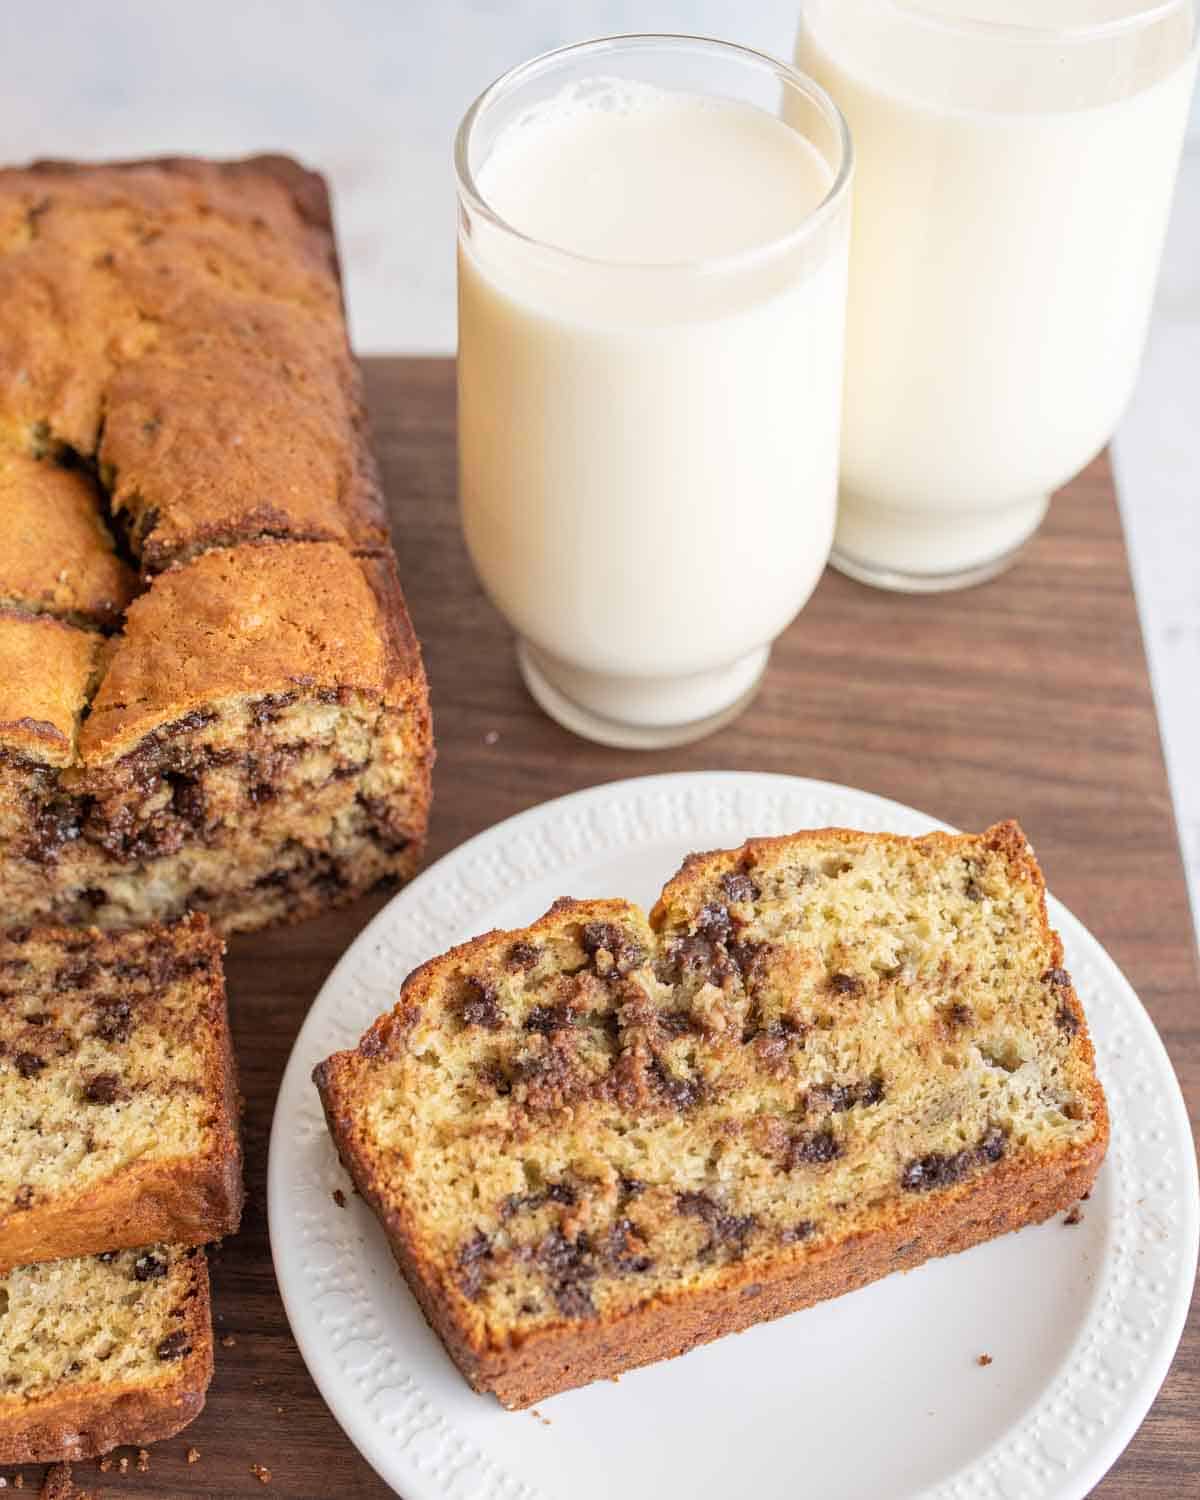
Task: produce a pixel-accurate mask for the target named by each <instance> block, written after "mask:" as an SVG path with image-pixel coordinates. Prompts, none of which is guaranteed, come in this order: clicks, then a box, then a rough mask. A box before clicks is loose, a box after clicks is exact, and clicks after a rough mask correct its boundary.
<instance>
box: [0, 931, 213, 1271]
mask: <svg viewBox="0 0 1200 1500" xmlns="http://www.w3.org/2000/svg"><path fill="white" fill-rule="evenodd" d="M222 952H223V944H222V942H221V940H220V939H219V938H218V937H217V936H216V935H215V934H214V933H213V931H212V929H211V928H210V927H209V925H208V921H207V919H206V918H204V917H199V916H194V917H187V918H184V919H183V920H181V921H179V922H176V923H174V924H172V925H171V926H167V927H157V926H151V927H146V928H142V929H140V930H137V931H128V932H120V933H108V932H100V931H97V930H96V929H94V928H91V929H88V928H66V927H41V928H37V927H35V928H31V929H26V930H25V931H22V932H16V933H10V934H8V935H7V936H0V1270H2V1269H4V1268H5V1267H8V1266H15V1265H24V1264H27V1263H29V1262H32V1261H39V1260H49V1259H59V1258H61V1257H65V1256H74V1255H87V1254H93V1253H99V1252H100V1251H103V1250H113V1249H121V1248H123V1247H136V1246H139V1245H147V1244H152V1243H155V1242H157V1241H159V1240H162V1241H166V1242H168V1243H172V1244H184V1245H191V1244H201V1243H204V1242H205V1241H207V1240H212V1239H218V1238H220V1236H222V1235H225V1234H230V1233H232V1232H233V1231H234V1230H235V1229H236V1228H237V1226H238V1221H239V1219H240V1217H241V1209H242V1164H241V1150H240V1147H239V1143H238V1128H237V1126H238V1121H237V1089H236V1083H235V1076H234V1068H233V1057H232V1052H231V1048H230V1040H229V1024H228V1019H227V1016H226V1007H225V982H224V976H223V973H222V967H221V955H222Z"/></svg>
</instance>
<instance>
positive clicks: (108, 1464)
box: [100, 1453, 113, 1474]
mask: <svg viewBox="0 0 1200 1500" xmlns="http://www.w3.org/2000/svg"><path fill="white" fill-rule="evenodd" d="M112 1464H113V1461H112V1454H111V1453H106V1454H105V1455H104V1457H103V1458H102V1459H101V1460H100V1472H101V1474H107V1473H108V1471H109V1469H111V1468H112Z"/></svg>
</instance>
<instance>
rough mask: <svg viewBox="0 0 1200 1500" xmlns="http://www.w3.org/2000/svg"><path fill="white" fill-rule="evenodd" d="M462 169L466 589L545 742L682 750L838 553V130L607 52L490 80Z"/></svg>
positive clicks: (752, 84) (649, 55) (649, 60)
mask: <svg viewBox="0 0 1200 1500" xmlns="http://www.w3.org/2000/svg"><path fill="white" fill-rule="evenodd" d="M455 166H456V171H457V177H458V192H459V209H460V213H459V280H458V285H459V324H458V433H459V437H458V446H459V495H460V501H461V508H462V520H463V527H464V531H465V535H466V541H467V546H468V548H469V550H470V554H471V557H472V560H473V562H474V565H475V568H476V570H477V572H478V574H479V577H480V579H481V581H482V583H483V586H484V588H485V589H486V591H487V593H488V594H489V596H490V597H491V599H492V600H493V602H494V603H495V605H496V606H497V608H498V609H499V610H500V612H501V613H502V614H503V615H504V616H505V618H506V619H507V621H508V622H509V624H510V625H511V626H512V628H513V630H514V631H515V632H516V636H517V654H518V659H519V663H520V668H521V671H522V674H523V676H524V678H525V682H526V684H527V685H528V687H529V690H530V692H531V693H532V694H533V696H534V698H535V699H536V700H537V701H538V703H540V704H541V706H542V707H543V708H544V709H545V710H546V712H547V713H549V714H550V715H552V716H553V717H554V718H555V719H557V720H558V721H559V722H560V723H562V724H564V725H566V726H567V727H568V728H570V729H572V730H574V731H575V732H576V733H578V734H581V735H584V736H586V737H588V738H590V739H593V740H598V741H600V742H601V743H604V744H610V745H621V746H633V747H644V748H655V747H659V746H665V745H673V744H682V743H684V742H686V741H688V740H692V739H698V738H699V737H700V736H701V735H704V734H707V733H709V732H711V731H712V730H714V729H716V728H718V727H720V726H721V725H722V724H724V723H726V722H728V720H730V719H731V718H733V717H734V716H735V715H736V714H737V713H739V712H740V711H741V709H742V708H743V707H744V706H745V705H746V704H747V702H748V701H749V700H750V698H751V697H752V696H753V694H754V692H755V690H756V689H757V687H758V684H759V682H760V680H761V678H762V675H763V671H764V669H765V667H766V664H767V658H768V655H769V653H770V649H771V643H772V641H773V640H774V638H775V637H776V636H777V635H778V634H779V633H780V631H782V630H783V629H784V627H785V626H786V625H787V624H788V623H789V621H790V620H791V619H792V618H793V617H794V616H795V615H796V613H797V612H798V611H799V610H800V609H801V607H802V606H803V605H804V603H805V602H806V600H807V599H808V597H809V595H810V593H811V592H812V590H813V587H814V586H815V584H816V582H817V579H818V578H819V576H820V574H821V571H822V569H823V568H824V566H825V563H826V560H827V558H828V555H829V548H830V545H831V542H832V539H833V525H834V512H835V507H836V491H837V454H838V424H839V415H840V409H841V389H842V376H843V368H842V346H843V335H844V322H845V297H846V293H845V278H846V265H847V255H848V239H849V234H848V228H849V185H850V176H851V153H850V144H849V139H848V136H847V132H846V128H845V124H844V121H843V120H842V118H841V116H840V114H839V113H838V111H837V109H836V107H835V106H834V105H833V104H832V103H831V102H830V100H829V99H828V97H827V96H826V95H825V94H824V93H823V92H822V90H821V89H820V88H819V87H817V86H816V85H815V84H813V83H812V82H810V81H809V80H807V79H805V78H803V77H802V76H801V75H800V74H798V73H797V72H795V71H794V70H793V69H792V68H790V67H788V66H787V65H786V64H785V63H781V62H777V61H775V60H774V59H772V58H769V57H765V56H763V55H761V54H759V53H756V52H750V51H747V50H746V49H744V48H741V47H734V46H728V45H725V44H723V43H720V42H714V41H707V40H702V39H699V38H692V37H671V36H629V37H612V38H607V39H604V40H600V41H594V42H586V43H584V44H582V45H580V46H575V47H567V48H564V49H563V50H561V51H558V52H553V53H550V54H548V55H547V56H544V57H540V58H537V59H535V60H534V61H532V62H529V63H526V64H525V65H524V66H522V67H519V68H516V69H515V70H514V71H513V72H511V73H508V74H506V75H505V76H504V77H503V78H501V79H500V80H499V81H498V82H496V83H494V84H493V85H492V86H491V88H489V89H488V90H487V91H486V92H485V93H484V94H482V95H481V96H480V98H479V99H477V100H476V102H475V103H474V104H473V105H472V106H471V109H470V110H469V111H468V113H467V115H466V117H465V119H464V120H463V123H462V126H461V127H460V129H459V133H458V138H457V141H456V144H455Z"/></svg>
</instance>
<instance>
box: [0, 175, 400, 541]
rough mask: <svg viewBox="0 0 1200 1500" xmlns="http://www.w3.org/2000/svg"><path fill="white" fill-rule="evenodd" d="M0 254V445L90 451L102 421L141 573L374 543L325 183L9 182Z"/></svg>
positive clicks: (381, 534)
mask: <svg viewBox="0 0 1200 1500" xmlns="http://www.w3.org/2000/svg"><path fill="white" fill-rule="evenodd" d="M0 244H3V246H4V248H5V250H6V252H7V253H6V254H5V255H4V256H3V257H2V258H0V295H3V294H4V293H5V291H6V290H7V291H9V292H11V294H12V295H11V296H6V297H5V303H6V307H7V308H8V309H9V312H8V313H6V319H5V328H4V330H0V372H2V371H3V370H4V369H8V370H11V371H13V372H15V373H14V375H13V377H12V379H11V380H7V379H6V378H5V377H4V375H3V373H0V437H3V435H4V434H5V432H7V435H8V441H9V442H10V443H11V444H13V445H14V446H16V447H17V448H19V449H26V448H27V447H28V446H29V444H30V441H31V435H32V434H34V433H35V432H37V433H41V434H43V436H44V438H45V439H46V440H48V441H50V442H51V443H52V444H54V445H57V444H66V445H67V447H68V448H70V449H73V450H75V451H76V452H78V453H83V454H87V455H91V454H93V453H95V452H96V449H97V441H98V437H99V433H100V428H101V421H100V417H101V412H103V413H104V439H103V444H102V445H101V446H100V451H99V455H98V456H99V459H100V464H101V473H102V474H108V475H110V476H111V477H112V478H113V480H114V481H115V492H114V497H113V509H114V512H115V513H116V514H117V516H118V518H119V519H120V520H121V521H122V522H123V523H124V524H125V525H126V527H127V529H128V532H129V535H130V538H131V540H132V542H133V545H134V548H135V550H136V551H137V552H138V554H139V556H140V557H141V559H142V562H143V565H144V567H145V568H146V569H147V570H148V571H156V570H158V569H159V568H162V567H164V566H166V565H167V564H168V563H169V562H171V561H172V560H173V559H176V558H181V557H185V556H188V555H191V553H193V552H194V551H196V550H198V549H200V548H202V547H204V546H211V545H226V544H230V543H232V542H236V541H239V540H252V539H255V538H258V537H261V536H290V537H296V538H324V539H337V540H341V541H344V542H346V543H347V544H351V545H354V546H357V547H378V546H382V545H385V544H386V539H387V528H386V521H385V518H384V511H383V504H382V496H381V493H380V490H379V486H378V483H377V480H376V476H375V471H374V467H373V464H372V461H371V458H370V454H369V447H368V442H367V427H366V418H365V414H364V409H363V402H362V390H361V379H360V376H359V373H358V370H357V367H356V366H355V364H354V361H353V358H352V356H351V354H350V349H349V346H348V343H347V340H346V331H345V326H344V321H343V317H342V300H341V289H340V284H339V280H338V269H337V257H336V253H335V250H334V244H333V235H332V227H331V222H330V214H329V205H328V198H327V194H326V192H325V187H324V183H323V182H322V180H321V179H320V178H319V177H318V176H316V175H315V174H313V173H309V172H306V171H305V170H304V169H303V168H301V167H299V166H298V165H297V164H295V163H289V162H287V161H286V160H284V159H283V158H278V157H266V158H251V159H249V160H247V161H243V162H231V163H215V162H204V161H190V160H186V159H169V160H163V161H149V162H132V163H114V164H110V165H106V166H86V165H76V164H72V163H40V164H37V165H35V166H33V167H30V168H25V169H20V170H17V169H11V170H8V171H5V172H0ZM18 296H20V297H23V299H24V300H23V301H20V302H19V303H18V302H16V301H14V299H15V298H17V297H18ZM14 362H15V363H14ZM18 375H19V377H20V378H17V377H18Z"/></svg>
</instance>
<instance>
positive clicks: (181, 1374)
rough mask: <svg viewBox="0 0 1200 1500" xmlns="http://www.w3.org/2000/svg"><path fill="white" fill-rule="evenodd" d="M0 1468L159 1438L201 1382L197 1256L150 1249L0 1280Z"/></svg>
mask: <svg viewBox="0 0 1200 1500" xmlns="http://www.w3.org/2000/svg"><path fill="white" fill-rule="evenodd" d="M0 1308H3V1310H4V1316H3V1317H0V1372H3V1379H2V1380H0V1463H6V1464H29V1463H56V1462H58V1461H59V1460H62V1459H76V1458H91V1457H94V1456H95V1455H96V1454H100V1453H107V1452H108V1451H109V1450H110V1449H112V1448H116V1447H119V1446H120V1445H121V1444H122V1443H139V1444H140V1443H151V1442H156V1441H157V1440H158V1439H159V1438H166V1437H171V1436H172V1435H173V1434H174V1433H176V1432H178V1431H179V1430H180V1428H181V1427H186V1426H187V1424H188V1423H189V1422H190V1421H192V1419H193V1418H194V1417H196V1416H198V1415H199V1413H200V1411H201V1409H202V1408H203V1406H204V1395H205V1392H206V1391H207V1389H208V1383H209V1381H210V1380H211V1379H212V1362H213V1350H212V1315H211V1312H210V1309H209V1292H208V1266H207V1264H206V1262H205V1259H204V1251H203V1250H199V1249H195V1248H193V1249H184V1248H182V1247H180V1246H178V1245H153V1246H150V1247H148V1248H145V1249H140V1250H121V1251H116V1252H112V1253H110V1254H106V1255H100V1256H86V1257H82V1258H76V1259H72V1260H55V1261H46V1262H43V1263H42V1264H40V1265H34V1266H19V1267H17V1268H16V1269H15V1270H11V1271H8V1272H6V1273H3V1274H0Z"/></svg>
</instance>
